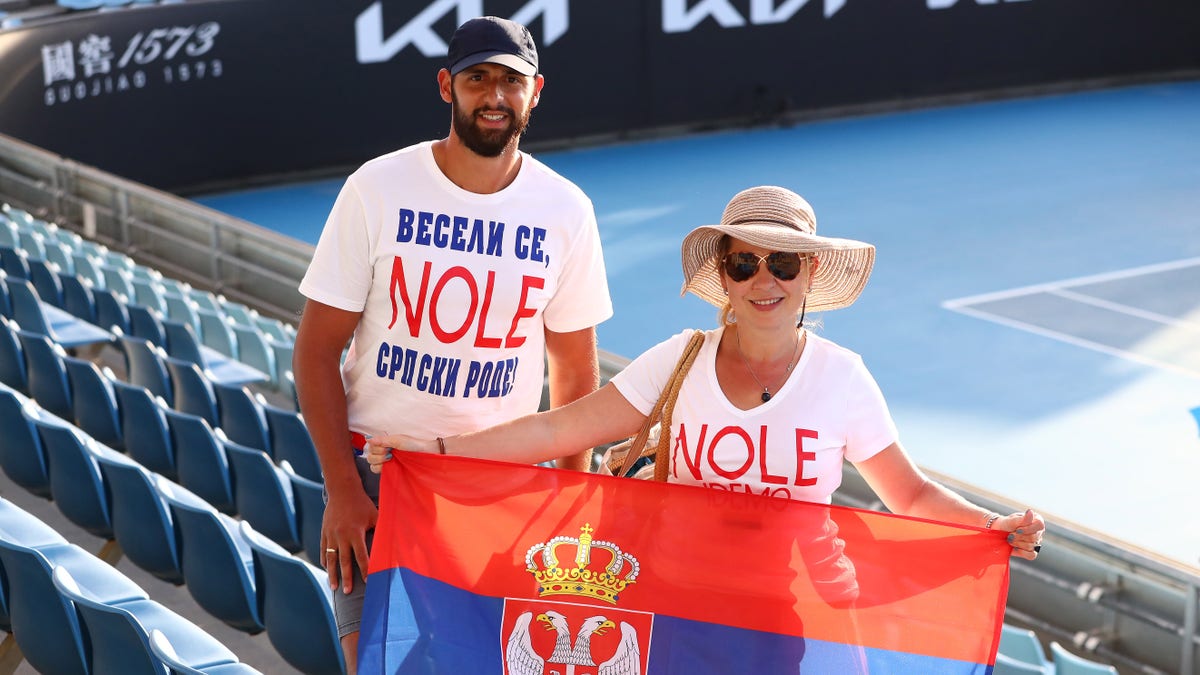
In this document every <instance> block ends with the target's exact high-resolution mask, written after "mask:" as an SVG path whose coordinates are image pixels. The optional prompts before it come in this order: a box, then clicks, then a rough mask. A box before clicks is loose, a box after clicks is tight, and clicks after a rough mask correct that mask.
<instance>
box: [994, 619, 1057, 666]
mask: <svg viewBox="0 0 1200 675" xmlns="http://www.w3.org/2000/svg"><path fill="white" fill-rule="evenodd" d="M999 653H1001V654H1004V655H1005V656H1009V657H1012V658H1014V659H1016V660H1017V661H1022V662H1024V663H1028V664H1031V665H1034V666H1037V667H1039V668H1045V667H1047V666H1048V665H1049V663H1050V661H1049V659H1047V658H1046V650H1045V649H1043V648H1042V643H1041V641H1040V640H1038V637H1037V634H1036V633H1034V632H1033V631H1031V630H1029V629H1026V628H1018V627H1016V626H1011V625H1009V624H1007V623H1006V624H1004V625H1003V626H1001V628H1000V649H999Z"/></svg>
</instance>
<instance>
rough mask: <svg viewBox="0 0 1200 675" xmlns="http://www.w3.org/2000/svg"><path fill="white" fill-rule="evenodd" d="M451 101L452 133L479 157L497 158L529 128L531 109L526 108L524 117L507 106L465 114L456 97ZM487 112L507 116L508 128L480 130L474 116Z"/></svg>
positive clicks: (513, 144)
mask: <svg viewBox="0 0 1200 675" xmlns="http://www.w3.org/2000/svg"><path fill="white" fill-rule="evenodd" d="M451 99H452V100H453V105H452V106H451V114H452V116H453V118H454V121H453V124H454V133H455V134H456V135H457V136H458V137H459V138H460V139H461V140H462V142H463V145H465V146H467V148H468V149H469V150H471V152H474V153H475V154H477V155H479V156H481V157H499V156H500V154H501V153H503V152H504V151H505V150H506V149H508V148H509V147H511V146H515V145H516V143H517V139H519V138H520V137H521V134H523V133H525V129H526V128H527V127H528V126H529V115H530V113H532V112H533V108H528V109H526V110H525V114H524V115H521V116H518V115H517V114H516V112H515V111H514V110H513V109H512V108H509V107H508V106H497V107H495V108H479V109H477V110H474V111H472V112H470V113H467V112H464V111H462V110H461V108H460V107H459V105H458V97H457V96H454V95H453V93H452V94H451ZM489 110H494V111H497V112H502V113H504V114H506V115H508V119H509V123H508V127H507V128H504V129H498V130H496V131H484V130H483V129H480V128H479V127H478V126H477V125H476V124H475V116H476V115H479V114H481V113H485V112H488V111H489Z"/></svg>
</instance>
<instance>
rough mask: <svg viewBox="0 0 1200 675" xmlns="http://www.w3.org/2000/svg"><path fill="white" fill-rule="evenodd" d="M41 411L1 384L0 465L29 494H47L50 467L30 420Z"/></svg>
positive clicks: (47, 496) (32, 403)
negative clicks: (0, 441) (1, 439)
mask: <svg viewBox="0 0 1200 675" xmlns="http://www.w3.org/2000/svg"><path fill="white" fill-rule="evenodd" d="M40 414H41V409H40V408H38V405H37V403H36V402H34V401H33V399H29V398H26V397H25V396H23V395H21V394H19V393H17V392H15V391H13V390H11V389H9V388H7V387H0V438H3V439H4V442H3V443H0V468H3V469H4V473H5V475H7V476H8V477H9V479H11V480H12V482H14V483H16V484H17V485H20V486H21V487H23V488H25V490H27V491H28V492H30V493H31V494H34V495H37V496H39V497H44V498H46V499H49V498H50V495H51V493H50V468H49V466H47V462H46V451H45V449H44V448H43V447H42V437H41V436H39V435H38V432H37V429H36V428H35V427H34V425H33V420H35V419H37V418H38V417H39V415H40Z"/></svg>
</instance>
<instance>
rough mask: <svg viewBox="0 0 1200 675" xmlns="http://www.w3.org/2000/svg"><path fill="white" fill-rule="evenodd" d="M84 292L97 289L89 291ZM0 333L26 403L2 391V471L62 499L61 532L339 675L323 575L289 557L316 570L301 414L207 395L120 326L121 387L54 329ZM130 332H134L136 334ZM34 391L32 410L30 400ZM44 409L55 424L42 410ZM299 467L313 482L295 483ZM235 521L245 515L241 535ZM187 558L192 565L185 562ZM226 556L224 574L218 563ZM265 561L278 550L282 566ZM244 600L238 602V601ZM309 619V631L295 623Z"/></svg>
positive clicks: (316, 522)
mask: <svg viewBox="0 0 1200 675" xmlns="http://www.w3.org/2000/svg"><path fill="white" fill-rule="evenodd" d="M3 229H4V228H2V227H0V231H3ZM8 255H9V256H10V257H12V258H16V259H19V260H21V261H22V262H25V263H27V264H28V269H29V270H30V273H29V275H28V276H31V277H35V278H38V277H39V274H38V273H37V272H34V270H37V269H39V267H43V266H44V265H40V264H39V261H36V260H35V261H32V262H31V261H30V259H29V257H28V256H24V255H21V254H20V253H16V254H11V253H10V254H8ZM118 262H119V261H118ZM45 267H48V266H45ZM14 268H15V269H16V270H17V273H18V274H23V273H24V268H23V267H21V266H19V265H11V264H9V265H6V266H5V267H4V269H0V274H3V273H4V272H5V271H6V270H9V269H14ZM48 271H50V272H55V273H56V270H53V269H49V270H48ZM108 274H109V275H110V277H109V279H106V282H110V283H112V285H116V283H117V282H114V281H113V280H114V279H121V280H125V281H130V280H131V279H130V278H127V276H126V275H118V276H116V277H113V276H112V272H111V271H109V272H108ZM6 276H7V275H6ZM40 276H41V277H44V278H45V280H48V281H49V283H45V281H44V282H43V283H44V285H45V287H47V288H50V289H51V292H53V291H54V290H55V289H56V288H57V285H56V284H55V283H54V282H55V281H56V280H55V279H54V277H53V276H52V275H51V274H45V273H42V274H41V275H40ZM64 279H67V277H66V276H60V277H59V279H57V281H58V282H60V283H61V282H62V280H64ZM74 279H75V280H76V281H78V277H74ZM0 281H3V282H5V284H4V285H7V283H8V282H12V285H13V286H14V287H15V286H17V285H21V287H22V289H23V290H22V291H17V292H18V293H21V294H23V295H26V296H30V295H33V296H34V297H35V298H36V290H37V289H36V288H33V286H34V284H33V283H32V282H31V281H30V280H29V279H27V278H26V279H23V280H22V281H21V283H20V284H17V283H16V282H15V281H14V280H13V279H12V278H11V277H9V278H8V279H0ZM67 284H68V286H69V285H70V284H71V282H70V281H68V282H67ZM77 285H78V286H82V287H83V288H85V289H89V290H90V289H92V288H93V284H92V283H90V282H82V283H78V284H77ZM139 285H140V284H139ZM27 287H28V288H27ZM24 290H31V291H32V292H31V293H25V292H24ZM135 292H136V290H135ZM9 295H10V296H11V293H10V294H9ZM66 295H68V294H64V296H63V301H64V303H65V301H66ZM75 295H80V294H79V293H76V294H75ZM52 297H58V296H52ZM112 297H114V298H116V299H117V300H118V302H116V303H113V304H117V305H118V306H120V305H123V304H124V303H123V301H124V297H123V294H112ZM0 299H2V298H0ZM36 301H40V298H36ZM47 304H48V303H41V305H42V308H41V309H42V312H43V313H45V312H48V311H49V312H52V309H51V307H49V306H47ZM77 304H78V303H77ZM132 307H134V305H133V304H128V305H124V308H125V309H126V310H128V309H129V308H132ZM59 309H62V308H61V307H60V308H59ZM0 314H2V313H0ZM72 316H74V315H72ZM131 316H133V317H136V316H137V312H136V310H135V312H134V313H132V314H131ZM76 318H82V317H76ZM247 318H251V319H252V318H253V317H252V316H249V317H247ZM84 320H86V319H84ZM0 324H3V326H2V328H3V330H0V381H3V382H4V383H6V384H9V385H11V386H12V387H13V388H14V389H18V390H20V392H19V393H18V392H17V391H13V390H11V389H5V388H0V433H7V435H8V437H9V438H11V439H14V441H15V442H14V443H11V444H8V445H7V446H6V447H4V448H2V449H0V465H3V468H4V470H5V472H6V473H7V474H9V476H10V478H12V479H13V480H14V482H16V483H17V484H19V485H22V486H23V487H25V488H26V489H28V490H30V491H31V492H33V493H34V494H39V495H41V496H43V497H49V498H52V499H54V501H55V503H56V506H58V508H59V510H60V512H62V513H63V515H64V516H66V517H67V518H68V520H70V521H72V522H73V523H75V524H77V525H79V526H80V527H82V528H83V529H85V530H86V531H88V532H90V533H92V534H94V535H98V536H100V537H102V538H105V539H106V540H108V543H107V544H106V545H105V548H104V549H102V551H101V554H102V555H106V556H108V557H112V556H116V557H118V558H119V556H121V555H125V556H126V557H128V558H129V559H130V561H131V562H133V563H134V564H135V565H137V566H138V567H140V568H142V569H145V570H146V571H148V572H149V573H150V574H152V575H154V576H156V577H158V578H160V579H164V580H167V581H169V582H171V583H175V584H177V585H180V584H181V585H184V586H185V587H186V588H187V590H188V592H189V594H191V595H192V596H193V597H194V598H195V599H196V600H197V603H198V604H200V605H201V607H202V608H204V609H205V610H206V611H208V612H209V613H210V614H212V615H213V616H215V617H217V618H219V619H220V620H222V621H223V622H225V623H227V624H229V625H231V626H233V627H235V628H238V629H240V630H244V631H246V632H248V633H254V632H259V631H262V630H263V629H264V628H265V629H266V631H267V633H268V637H269V638H270V639H271V641H272V644H274V645H276V649H277V650H278V651H280V653H281V654H282V655H283V656H284V657H285V660H288V661H289V663H292V664H293V665H295V666H296V667H298V668H300V669H301V670H304V671H305V672H340V671H341V670H342V669H343V666H342V664H341V652H340V647H339V645H338V641H337V638H336V633H335V631H334V630H333V628H332V614H331V610H330V609H329V607H328V605H329V599H328V590H327V588H326V585H325V583H324V574H323V572H321V571H320V570H319V568H317V567H315V566H313V565H311V564H308V563H305V562H304V561H302V560H300V559H299V558H296V557H294V556H293V555H291V554H290V553H289V551H295V550H298V549H300V548H301V546H303V550H304V552H305V554H306V556H307V557H308V558H309V559H310V560H313V561H318V560H319V559H320V555H319V543H320V523H321V516H322V513H323V510H324V503H323V500H322V496H321V491H322V490H321V484H320V482H319V480H320V477H321V476H320V469H319V464H318V463H317V461H316V454H315V449H313V448H312V442H311V438H310V437H309V436H308V432H307V429H306V428H305V426H304V424H303V420H302V418H300V416H299V414H298V413H297V412H296V411H295V410H294V409H293V410H287V409H283V408H279V407H276V406H271V405H269V404H267V403H266V401H265V400H264V399H263V398H262V396H261V395H255V394H253V393H252V392H251V391H249V390H248V389H247V388H246V387H244V386H240V385H235V386H229V385H223V384H220V383H219V382H214V381H213V379H212V377H211V375H212V373H211V372H210V371H206V370H204V369H202V368H200V367H199V366H198V365H196V364H195V363H189V362H186V361H183V360H181V359H179V358H174V357H172V356H170V355H169V354H168V353H167V352H166V350H164V348H163V346H162V345H155V344H153V343H152V342H151V341H150V340H147V339H144V338H140V337H136V336H134V335H129V334H125V332H124V331H123V330H122V326H121V325H119V324H116V323H114V324H112V325H113V327H114V328H115V330H114V331H113V332H112V336H111V338H109V339H110V341H106V342H103V344H105V345H112V346H113V347H115V348H116V349H118V350H119V351H120V353H121V355H122V357H123V358H124V362H125V366H126V368H125V372H126V377H127V380H128V381H122V380H120V379H118V378H116V377H115V376H114V375H113V373H112V371H111V370H110V369H107V368H103V369H102V368H100V367H98V366H97V364H95V363H93V362H92V361H90V360H87V359H83V358H78V357H76V356H71V355H69V354H67V352H66V350H65V349H64V348H63V345H62V344H60V343H57V342H56V341H55V339H54V337H58V336H57V335H54V336H53V337H52V335H53V334H50V333H51V332H50V331H46V333H48V335H38V334H33V333H31V332H30V331H23V330H21V327H20V325H19V324H17V323H15V322H8V321H6V320H5V319H4V318H3V316H0ZM129 328H130V332H133V331H134V330H135V329H134V323H133V322H132V321H131V322H130V324H129ZM6 335H7V339H6ZM292 337H294V333H293V334H292ZM167 342H168V343H169V340H167ZM81 344H84V343H79V342H76V343H74V345H73V346H80V345H81ZM287 361H290V352H288V354H287ZM35 371H36V372H35ZM151 389H153V391H151ZM26 393H28V394H29V395H31V396H33V399H32V400H30V399H27V398H24V396H23V394H26ZM43 400H44V401H46V402H47V403H48V404H50V405H51V406H53V407H54V412H51V411H50V410H46V409H44V408H43V407H42V406H41V405H39V402H40V401H43ZM292 403H293V405H294V399H293V401H292ZM68 420H70V421H73V422H74V425H72V424H71V422H70V421H68ZM227 430H228V431H229V432H230V433H231V434H232V435H233V436H234V438H230V437H229V436H227V435H226V431H227ZM85 432H86V433H85ZM89 434H95V437H92V436H91V435H89ZM100 438H103V439H104V440H103V441H100V440H98V439H100ZM110 446H111V447H110ZM117 450H124V451H126V452H127V453H128V456H126V455H123V454H121V453H120V452H117ZM272 455H274V456H272ZM276 459H278V460H280V462H279V464H278V465H277V464H276V463H275V461H274V460H276ZM289 459H290V460H292V461H288V460H289ZM293 462H294V463H295V464H296V466H298V467H300V472H303V474H307V475H308V476H309V477H310V478H311V479H310V478H305V476H304V475H301V473H300V472H298V471H296V470H294V469H293V468H292V463H293ZM168 476H170V478H173V479H175V480H177V481H179V482H178V483H172V482H170V480H169V479H168ZM312 479H315V480H312ZM179 483H182V485H180V484H179ZM188 488H193V490H195V492H194V491H193V490H189V489H188ZM198 493H199V494H198ZM164 504H165V505H166V506H165V507H164V506H163V505H164ZM232 514H240V516H241V518H242V520H241V524H240V525H239V524H238V521H237V520H235V519H234V518H232V517H231V515H232ZM189 522H191V523H192V526H191V527H189ZM214 524H215V526H217V528H219V529H220V530H222V531H223V532H224V535H222V534H220V532H219V531H218V530H217V529H215V528H214ZM189 533H190V534H189ZM264 535H265V536H264ZM189 539H191V540H194V543H191V544H189ZM218 539H223V540H224V543H225V544H228V545H227V546H224V547H222V546H220V545H219V543H220V542H218V541H217V540H218ZM256 540H257V543H258V546H257V549H260V550H259V551H258V552H257V553H253V552H254V551H255V550H256V548H255V547H254V546H248V545H247V544H248V543H250V542H253V541H256ZM189 550H190V551H192V552H193V553H194V554H195V555H196V556H198V558H197V559H196V560H194V561H190V560H189V555H188V552H189ZM222 550H223V551H224V561H223V563H224V564H222V563H219V562H218V561H216V560H214V558H213V556H214V555H217V554H216V553H214V552H219V551H222ZM247 551H251V555H249V556H247ZM266 551H271V552H273V553H274V555H275V557H276V559H275V560H274V562H272V560H271V559H270V556H268V555H267V553H266ZM205 552H206V553H205ZM217 557H220V556H219V555H218V556H217ZM199 558H203V560H201V559H199ZM238 561H240V563H239V562H238ZM255 561H257V562H255ZM289 561H290V562H289ZM234 563H237V564H234ZM296 563H299V564H302V565H307V567H306V568H297V567H296V566H295V564H296ZM256 565H257V567H256ZM271 566H276V567H280V568H281V570H278V571H277V574H276V575H275V576H280V575H283V576H286V575H287V574H289V573H290V574H291V575H292V576H293V577H295V576H297V575H299V577H300V578H299V579H292V580H291V581H280V582H278V586H277V587H279V588H284V589H286V590H285V591H284V592H282V593H281V592H276V593H274V594H271V593H270V591H269V590H267V588H269V587H270V585H271V584H270V581H269V579H268V576H269V575H266V574H265V573H264V571H263V569H258V567H261V568H264V569H265V568H267V567H271ZM298 569H302V570H303V574H300V572H299V571H298ZM289 570H290V572H289ZM197 575H199V576H197ZM305 577H306V578H307V581H305V580H304V579H305ZM306 588H307V589H310V590H309V591H306V590H305V589H306ZM312 588H315V589H316V591H317V595H321V594H323V596H324V597H323V598H322V602H323V607H324V609H323V610H322V611H314V609H313V607H312V606H311V605H312V598H311V597H308V596H312V595H313V593H312V592H311V589H312ZM237 589H241V590H242V593H240V594H239V593H231V590H232V591H236V590H237ZM272 596H273V597H274V598H275V600H274V602H275V604H277V605H281V606H282V605H286V603H288V602H291V603H293V606H291V607H284V608H283V609H281V610H278V611H276V612H275V615H276V616H277V617H280V618H282V617H292V618H293V620H292V621H291V622H290V623H284V622H282V621H277V622H275V623H276V624H277V625H276V626H275V627H272V621H271V618H270V612H269V611H268V610H267V607H266V605H268V604H270V603H271V600H269V598H271V597H272ZM264 598H268V599H266V600H264ZM295 603H301V604H305V603H307V606H304V607H300V606H295ZM305 617H309V618H310V620H309V622H308V624H304V625H297V621H298V620H302V619H304V618H305ZM313 621H315V622H316V623H313ZM300 623H301V624H303V621H300ZM325 634H328V636H329V639H325V637H324V635H325ZM152 637H153V636H152Z"/></svg>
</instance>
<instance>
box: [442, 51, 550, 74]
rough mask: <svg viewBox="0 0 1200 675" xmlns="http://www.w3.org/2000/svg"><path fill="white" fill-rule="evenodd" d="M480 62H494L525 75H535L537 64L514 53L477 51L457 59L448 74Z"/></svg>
mask: <svg viewBox="0 0 1200 675" xmlns="http://www.w3.org/2000/svg"><path fill="white" fill-rule="evenodd" d="M481 63H495V64H498V65H501V66H506V67H508V68H512V69H513V70H515V71H517V72H518V73H520V74H522V75H525V76H530V77H531V76H533V75H537V66H535V65H533V64H532V63H530V62H528V61H526V60H525V59H523V58H521V57H519V56H517V55H515V54H509V53H508V52H495V51H493V52H477V53H475V54H468V55H467V56H464V57H462V58H461V59H459V60H458V63H455V64H454V65H453V66H451V67H450V74H451V75H457V74H459V73H460V72H462V71H463V70H465V69H467V68H470V67H471V66H477V65H479V64H481Z"/></svg>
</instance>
